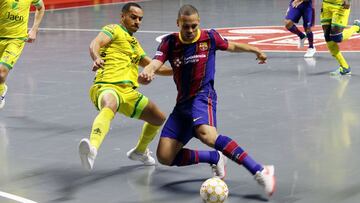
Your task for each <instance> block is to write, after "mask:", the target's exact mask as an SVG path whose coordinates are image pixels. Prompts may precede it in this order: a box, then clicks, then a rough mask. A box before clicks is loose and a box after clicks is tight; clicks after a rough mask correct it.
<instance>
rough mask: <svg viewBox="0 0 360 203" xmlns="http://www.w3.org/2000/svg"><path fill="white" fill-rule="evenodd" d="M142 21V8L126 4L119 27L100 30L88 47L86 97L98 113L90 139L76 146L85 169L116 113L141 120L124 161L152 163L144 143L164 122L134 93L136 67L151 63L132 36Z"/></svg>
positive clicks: (164, 69)
mask: <svg viewBox="0 0 360 203" xmlns="http://www.w3.org/2000/svg"><path fill="white" fill-rule="evenodd" d="M142 18H143V10H142V8H141V7H140V6H139V5H138V4H136V3H127V4H125V5H124V6H123V8H122V15H121V22H120V24H111V25H107V26H105V27H103V29H102V31H101V32H100V33H99V34H98V36H97V37H96V38H95V39H94V40H93V41H92V42H91V44H90V54H91V57H92V59H93V61H94V65H93V71H96V76H95V79H94V84H93V86H92V87H91V88H90V98H91V101H92V102H93V103H94V105H95V106H96V108H97V109H98V110H99V114H98V115H97V117H96V118H95V120H94V123H93V126H92V130H91V134H90V139H87V138H84V139H82V140H81V141H80V144H79V155H80V159H81V163H82V165H83V167H84V168H86V169H87V170H91V169H92V168H93V165H94V160H95V158H96V155H97V151H98V150H99V147H100V145H101V143H102V141H103V139H104V138H105V136H106V134H107V133H108V132H109V129H110V123H111V121H112V120H113V118H114V116H115V113H116V112H118V113H120V114H123V115H125V116H127V117H130V118H136V119H141V120H144V121H145V124H144V126H143V128H142V133H141V135H140V138H139V140H138V143H137V145H136V147H135V148H133V149H131V150H130V151H128V152H127V156H128V158H129V159H131V160H139V161H141V162H143V163H144V164H145V165H154V164H155V159H154V158H153V157H152V156H151V155H150V151H149V149H148V144H149V143H150V142H151V141H152V140H153V138H154V137H155V135H156V134H157V132H158V130H159V128H160V127H161V125H162V124H163V123H164V121H165V115H164V114H163V113H162V112H161V111H160V109H159V108H158V107H157V106H156V105H155V104H154V103H153V102H151V101H150V100H149V99H148V98H147V97H146V96H144V95H143V94H141V93H140V92H138V91H137V90H136V89H137V87H138V86H139V84H138V81H137V79H138V65H140V66H142V67H145V66H146V65H147V64H149V63H150V61H151V58H149V57H148V56H146V54H145V52H144V50H143V49H142V47H141V45H140V44H139V42H138V40H137V39H136V38H135V37H134V36H133V34H134V33H135V32H136V31H137V30H138V29H139V26H140V24H141V21H142ZM158 74H160V75H172V69H171V68H170V67H166V66H163V67H162V69H161V70H160V71H158Z"/></svg>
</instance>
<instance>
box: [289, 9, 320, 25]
mask: <svg viewBox="0 0 360 203" xmlns="http://www.w3.org/2000/svg"><path fill="white" fill-rule="evenodd" d="M302 4H304V5H302ZM302 4H301V5H300V6H298V7H297V8H294V7H292V5H291V4H290V5H289V8H288V10H287V12H286V16H285V19H287V20H291V21H292V22H294V23H299V20H300V18H301V17H302V18H303V26H304V28H309V27H312V26H313V25H314V24H315V10H314V8H313V7H312V6H311V4H305V3H302Z"/></svg>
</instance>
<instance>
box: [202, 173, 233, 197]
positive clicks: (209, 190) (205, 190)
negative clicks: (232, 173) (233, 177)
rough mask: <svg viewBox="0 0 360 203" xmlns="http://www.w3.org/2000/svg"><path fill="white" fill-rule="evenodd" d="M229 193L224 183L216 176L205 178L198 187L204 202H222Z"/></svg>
mask: <svg viewBox="0 0 360 203" xmlns="http://www.w3.org/2000/svg"><path fill="white" fill-rule="evenodd" d="M228 195H229V190H228V187H227V185H226V183H225V182H224V181H223V180H221V179H220V178H218V177H213V178H209V179H207V180H206V181H205V182H204V183H203V184H202V185H201V188H200V196H201V198H202V200H203V202H204V203H223V202H225V200H226V199H227V197H228Z"/></svg>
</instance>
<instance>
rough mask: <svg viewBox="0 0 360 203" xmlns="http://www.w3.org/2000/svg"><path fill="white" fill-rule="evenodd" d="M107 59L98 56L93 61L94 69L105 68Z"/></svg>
mask: <svg viewBox="0 0 360 203" xmlns="http://www.w3.org/2000/svg"><path fill="white" fill-rule="evenodd" d="M104 63H105V61H104V60H102V59H101V58H97V59H96V60H95V61H94V63H93V68H92V70H93V71H97V70H98V69H99V68H103V66H104Z"/></svg>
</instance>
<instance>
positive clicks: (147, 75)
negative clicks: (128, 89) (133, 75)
mask: <svg viewBox="0 0 360 203" xmlns="http://www.w3.org/2000/svg"><path fill="white" fill-rule="evenodd" d="M154 78H155V73H154V71H152V70H150V68H146V67H145V68H144V70H143V71H142V72H141V73H140V74H139V77H138V82H139V83H140V84H143V85H147V84H149V83H150V82H151V81H153V80H154Z"/></svg>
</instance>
